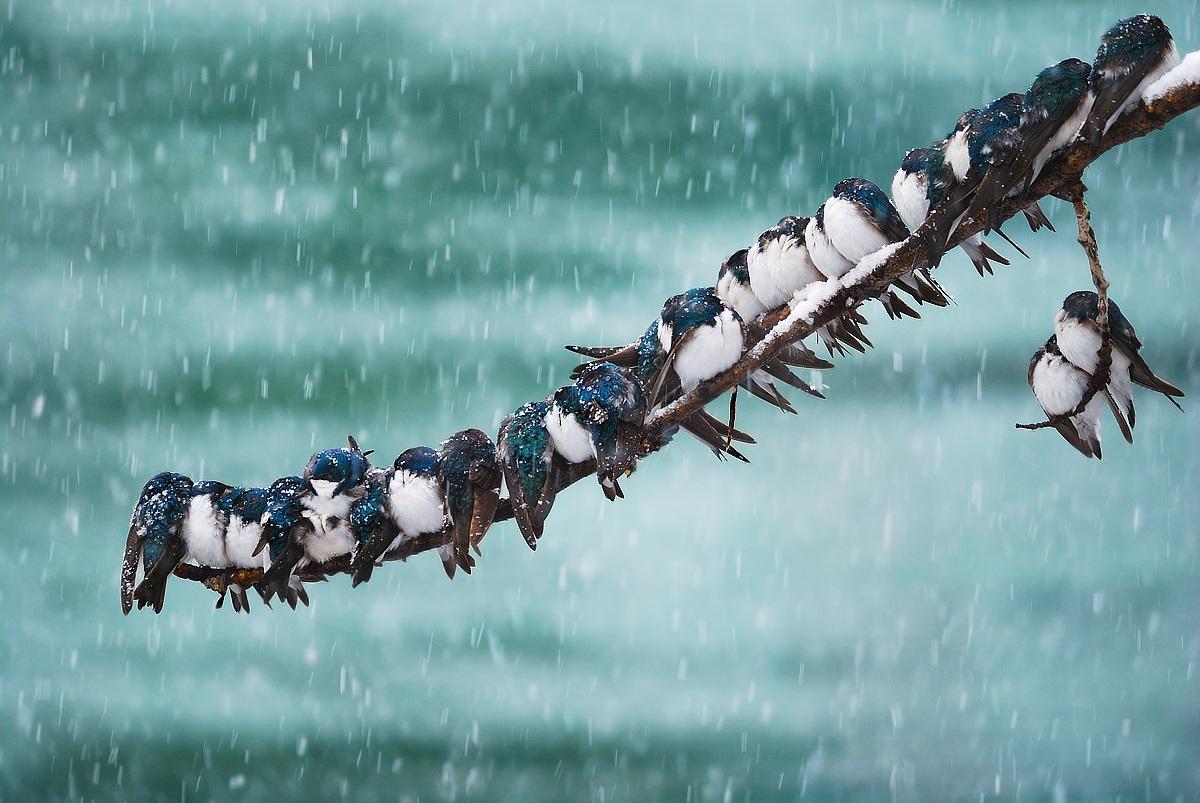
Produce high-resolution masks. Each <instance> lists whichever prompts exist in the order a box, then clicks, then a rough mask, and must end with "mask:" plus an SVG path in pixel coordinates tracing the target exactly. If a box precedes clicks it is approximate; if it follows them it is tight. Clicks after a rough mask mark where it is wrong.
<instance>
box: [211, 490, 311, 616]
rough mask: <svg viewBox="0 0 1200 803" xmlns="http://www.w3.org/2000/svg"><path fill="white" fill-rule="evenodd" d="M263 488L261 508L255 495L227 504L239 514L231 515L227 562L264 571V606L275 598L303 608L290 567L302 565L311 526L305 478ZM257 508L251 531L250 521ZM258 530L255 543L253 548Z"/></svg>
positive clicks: (297, 581)
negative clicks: (259, 513)
mask: <svg viewBox="0 0 1200 803" xmlns="http://www.w3.org/2000/svg"><path fill="white" fill-rule="evenodd" d="M266 490H267V492H266V495H265V500H264V501H265V504H260V503H259V502H258V500H257V497H259V494H257V493H255V494H252V495H250V496H249V498H247V499H245V500H239V501H237V502H236V503H235V504H231V505H230V506H231V507H236V508H238V515H236V516H234V515H231V516H230V533H231V536H230V538H229V545H230V563H231V565H234V566H242V567H247V568H252V567H255V566H262V567H263V568H264V569H265V573H264V575H263V578H262V580H260V581H259V583H258V589H259V593H260V594H261V595H262V598H263V602H266V603H270V601H271V597H272V596H278V597H279V598H280V599H281V600H283V601H284V602H286V603H287V604H288V605H289V606H290V607H292V608H295V607H296V601H297V600H299V601H301V602H303V603H304V604H305V605H307V604H308V593H307V592H305V590H304V584H303V583H302V582H301V581H300V578H298V577H297V576H296V575H295V574H293V569H294V568H295V567H296V566H297V565H299V564H300V563H301V562H303V561H304V543H305V541H306V540H307V539H308V536H309V532H310V531H311V530H312V529H313V528H314V526H315V525H314V523H313V521H312V519H310V518H309V517H308V516H307V515H306V513H308V509H307V508H306V507H305V506H304V501H303V500H304V497H305V495H306V494H308V493H310V491H309V488H308V485H307V483H306V482H305V481H304V478H303V477H295V476H291V477H280V478H279V479H277V480H275V482H273V483H271V485H270V487H269V488H267V489H266ZM260 510H261V511H262V513H261V515H260V517H259V519H258V523H259V527H258V528H255V527H254V526H253V525H252V524H251V522H252V521H253V516H254V514H255V513H258V512H259V511H260ZM256 532H257V533H258V543H257V544H253V538H254V535H255V533H256ZM252 544H253V545H252ZM243 601H245V600H244V599H243Z"/></svg>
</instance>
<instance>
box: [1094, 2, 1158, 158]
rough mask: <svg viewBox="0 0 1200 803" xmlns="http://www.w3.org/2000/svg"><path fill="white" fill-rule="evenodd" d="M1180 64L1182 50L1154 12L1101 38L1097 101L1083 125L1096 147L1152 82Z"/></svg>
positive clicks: (1096, 68) (1121, 24)
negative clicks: (1178, 49)
mask: <svg viewBox="0 0 1200 803" xmlns="http://www.w3.org/2000/svg"><path fill="white" fill-rule="evenodd" d="M1178 64H1179V52H1178V51H1177V50H1176V49H1175V40H1174V39H1172V38H1171V32H1170V31H1169V30H1168V29H1167V26H1166V24H1165V23H1164V22H1163V21H1162V20H1161V19H1159V18H1158V17H1155V16H1153V15H1151V14H1138V15H1137V16H1136V17H1130V18H1129V19H1126V20H1121V21H1120V22H1118V23H1117V24H1116V25H1114V26H1112V27H1111V28H1109V29H1108V30H1107V31H1106V32H1105V33H1104V36H1103V37H1101V39H1100V48H1099V49H1098V50H1097V51H1096V60H1095V61H1094V62H1093V63H1092V75H1091V85H1092V92H1093V93H1094V95H1095V102H1094V104H1093V106H1092V110H1091V114H1089V115H1088V118H1087V122H1086V123H1085V124H1084V127H1083V136H1084V138H1085V139H1086V140H1087V141H1088V142H1089V143H1091V144H1092V145H1093V146H1095V145H1099V144H1100V140H1101V138H1102V137H1103V136H1104V135H1105V134H1106V133H1107V132H1108V129H1109V128H1111V127H1112V124H1113V123H1115V122H1116V121H1117V119H1118V118H1120V116H1121V115H1122V114H1124V113H1125V112H1126V111H1127V110H1129V109H1131V108H1133V107H1134V106H1136V105H1137V104H1138V103H1140V102H1141V100H1142V93H1143V92H1145V90H1146V88H1147V87H1148V86H1150V84H1152V83H1154V82H1155V81H1157V80H1158V79H1159V78H1161V77H1162V76H1164V75H1166V74H1167V73H1168V72H1170V71H1171V70H1172V69H1174V68H1175V67H1176V66H1177V65H1178Z"/></svg>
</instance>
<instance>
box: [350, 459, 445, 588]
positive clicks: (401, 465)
mask: <svg viewBox="0 0 1200 803" xmlns="http://www.w3.org/2000/svg"><path fill="white" fill-rule="evenodd" d="M363 496H364V498H366V499H368V502H366V503H364V506H363V507H364V509H362V510H360V511H358V514H359V519H360V524H359V531H358V532H357V533H355V536H354V538H355V549H354V558H353V560H352V561H351V564H350V571H351V575H352V576H353V578H354V579H353V582H354V585H359V584H360V583H365V582H366V581H367V580H369V579H370V578H371V572H372V570H373V569H374V567H375V563H376V562H377V561H379V560H381V559H382V560H387V558H388V553H389V552H390V551H392V550H393V549H395V548H397V547H399V546H400V545H401V544H403V543H405V542H407V541H410V540H412V539H414V538H419V537H421V536H426V535H432V534H434V533H440V532H443V531H444V530H446V528H447V526H448V524H449V522H448V520H447V512H446V496H445V477H444V476H443V475H442V458H441V455H440V454H439V453H438V451H437V450H436V449H431V448H430V447H428V446H414V447H412V448H411V449H406V450H404V451H403V452H401V453H400V456H399V457H397V458H396V459H395V461H393V463H392V467H391V468H390V469H388V470H387V471H385V472H379V473H373V474H372V475H371V476H370V478H369V481H368V485H367V488H366V489H365V490H364V494H363ZM362 520H366V521H369V522H370V523H371V524H372V525H373V526H372V527H371V528H370V529H366V527H365V525H364V524H363V523H361V522H362ZM438 557H440V558H441V560H442V568H443V569H445V571H446V576H447V577H450V578H451V579H453V578H454V570H455V567H456V566H457V565H458V564H457V561H456V559H455V548H454V544H453V542H451V543H449V544H444V545H442V546H439V547H438Z"/></svg>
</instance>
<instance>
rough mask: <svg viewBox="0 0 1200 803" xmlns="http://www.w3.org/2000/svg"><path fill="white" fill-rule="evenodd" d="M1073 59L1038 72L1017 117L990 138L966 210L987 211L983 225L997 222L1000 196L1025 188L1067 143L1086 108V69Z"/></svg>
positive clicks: (1078, 127)
mask: <svg viewBox="0 0 1200 803" xmlns="http://www.w3.org/2000/svg"><path fill="white" fill-rule="evenodd" d="M1091 71H1092V68H1091V67H1090V66H1089V65H1088V63H1087V62H1085V61H1080V60H1079V59H1065V60H1063V61H1060V62H1059V63H1058V64H1053V65H1051V66H1049V67H1047V68H1046V69H1044V70H1042V71H1041V72H1040V73H1038V76H1037V78H1035V79H1034V81H1033V83H1032V84H1031V85H1030V87H1029V89H1028V91H1026V93H1025V95H1024V96H1023V97H1022V100H1021V115H1020V120H1019V122H1018V123H1017V125H1015V126H1010V127H1008V128H1005V129H1004V130H1003V132H1002V133H1000V134H999V135H998V136H997V137H996V138H995V140H994V141H993V142H992V143H991V144H990V146H989V150H988V156H987V161H988V167H987V170H986V171H985V173H984V176H983V179H982V180H981V181H980V183H979V187H978V188H977V189H976V191H975V197H974V199H973V200H972V202H971V206H970V207H968V209H967V213H966V214H967V216H968V217H974V216H975V215H976V214H978V213H979V212H980V211H981V210H984V209H986V210H987V211H988V216H989V219H988V226H989V228H996V227H997V226H998V225H999V224H1000V222H1001V221H1000V205H1001V204H1002V203H1003V202H1004V200H1005V199H1006V198H1010V197H1014V196H1018V195H1022V194H1025V193H1028V191H1029V187H1030V186H1031V185H1032V184H1033V182H1034V180H1035V179H1036V178H1037V177H1038V175H1039V174H1040V173H1041V171H1042V168H1043V167H1044V166H1045V165H1046V163H1047V162H1048V161H1049V160H1050V159H1051V158H1052V157H1053V156H1054V155H1055V154H1056V153H1058V152H1059V151H1060V150H1062V149H1063V148H1065V147H1066V146H1067V145H1069V144H1071V142H1073V141H1074V140H1075V138H1076V136H1078V134H1079V131H1080V130H1081V129H1082V128H1083V124H1084V121H1085V120H1086V119H1087V116H1088V113H1089V112H1090V111H1091V108H1092V92H1091V90H1090V89H1089V80H1088V79H1089V75H1090V74H1091Z"/></svg>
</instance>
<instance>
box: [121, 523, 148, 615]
mask: <svg viewBox="0 0 1200 803" xmlns="http://www.w3.org/2000/svg"><path fill="white" fill-rule="evenodd" d="M145 540H146V531H145V529H143V528H142V527H141V526H140V525H139V524H138V522H137V512H136V511H135V512H134V520H133V521H130V522H129V534H128V535H127V536H126V537H125V557H124V559H123V560H122V561H121V611H122V612H123V613H124V614H125V615H126V616H128V615H129V612H130V611H132V610H133V587H134V581H135V580H137V570H138V563H140V562H141V559H142V543H143V542H145Z"/></svg>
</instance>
